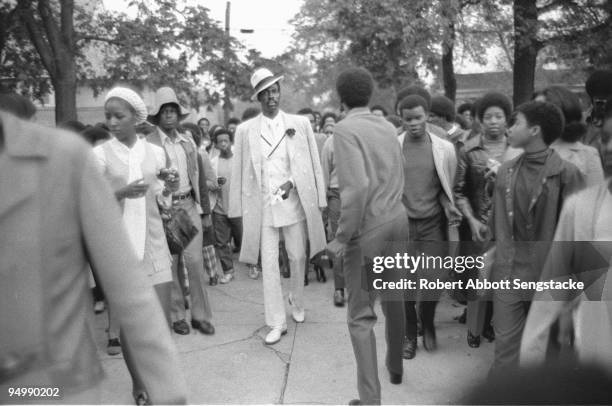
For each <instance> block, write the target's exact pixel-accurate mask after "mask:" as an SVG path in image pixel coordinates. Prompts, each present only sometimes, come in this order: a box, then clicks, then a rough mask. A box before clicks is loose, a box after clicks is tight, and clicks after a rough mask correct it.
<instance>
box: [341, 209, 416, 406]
mask: <svg viewBox="0 0 612 406" xmlns="http://www.w3.org/2000/svg"><path fill="white" fill-rule="evenodd" d="M406 226H407V224H406V217H405V215H404V214H402V215H401V216H399V217H398V218H397V219H395V220H394V221H391V222H389V223H387V224H384V225H382V226H380V227H378V228H376V229H375V230H373V231H371V232H369V233H365V234H364V235H362V236H360V238H359V240H354V241H351V242H349V243H348V245H347V247H346V251H345V253H344V258H343V260H344V264H343V266H344V278H345V281H346V290H347V296H348V297H347V304H348V310H347V316H348V328H349V333H350V336H351V343H352V345H353V353H354V354H355V359H356V361H357V388H358V390H359V399H360V400H361V403H362V404H380V402H381V394H380V381H379V379H378V361H377V356H376V337H375V335H374V325H375V324H376V320H377V316H376V313H375V312H374V302H375V300H376V296H377V292H376V291H374V290H373V289H372V287H370V286H365V285H364V276H365V275H366V274H367V272H368V270H369V269H370V266H371V264H370V263H368V261H371V260H372V258H374V257H376V256H381V255H393V254H392V253H391V252H387V245H388V241H402V240H403V241H405V240H406V239H407V237H408V236H407V235H406V231H407V227H406ZM390 272H391V274H392V273H393V272H394V271H393V270H392V271H390ZM365 279H367V278H365ZM381 306H382V310H383V313H384V315H385V339H386V341H387V356H386V362H385V364H386V366H387V369H388V370H389V371H390V372H392V373H395V374H402V373H403V366H402V361H403V360H402V347H403V342H404V330H405V325H404V321H405V315H404V307H403V305H402V294H401V292H399V291H398V292H381Z"/></svg>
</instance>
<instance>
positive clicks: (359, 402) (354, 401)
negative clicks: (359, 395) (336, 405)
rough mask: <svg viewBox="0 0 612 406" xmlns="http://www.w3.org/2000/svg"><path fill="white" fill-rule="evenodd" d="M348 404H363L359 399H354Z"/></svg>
mask: <svg viewBox="0 0 612 406" xmlns="http://www.w3.org/2000/svg"><path fill="white" fill-rule="evenodd" d="M348 404H349V406H357V405H360V404H361V400H359V399H352V400H349V403H348Z"/></svg>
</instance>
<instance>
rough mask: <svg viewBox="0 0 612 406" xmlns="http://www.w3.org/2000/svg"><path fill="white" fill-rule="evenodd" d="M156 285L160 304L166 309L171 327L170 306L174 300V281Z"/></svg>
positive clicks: (165, 312) (167, 320)
mask: <svg viewBox="0 0 612 406" xmlns="http://www.w3.org/2000/svg"><path fill="white" fill-rule="evenodd" d="M154 287H155V293H157V297H158V299H159V304H160V305H161V307H162V310H163V311H164V316H166V322H167V323H168V327H170V324H171V319H170V306H171V302H172V298H171V296H172V282H165V283H158V284H157V285H155V286H154Z"/></svg>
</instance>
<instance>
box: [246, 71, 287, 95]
mask: <svg viewBox="0 0 612 406" xmlns="http://www.w3.org/2000/svg"><path fill="white" fill-rule="evenodd" d="M282 78H283V75H278V76H274V74H273V73H272V72H271V71H270V70H269V69H266V68H259V69H257V70H255V72H253V74H252V75H251V86H252V87H253V96H251V100H256V99H257V95H258V94H259V93H261V92H263V91H264V90H266V89H267V88H269V87H270V86H272V85H273V84H275V83H276V82H278V81H279V80H281V79H282Z"/></svg>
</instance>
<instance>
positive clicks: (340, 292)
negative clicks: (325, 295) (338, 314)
mask: <svg viewBox="0 0 612 406" xmlns="http://www.w3.org/2000/svg"><path fill="white" fill-rule="evenodd" d="M334 306H336V307H343V306H344V289H336V290H335V292H334Z"/></svg>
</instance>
